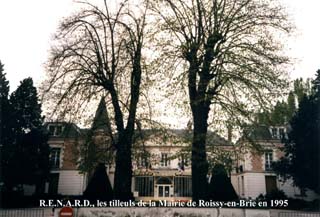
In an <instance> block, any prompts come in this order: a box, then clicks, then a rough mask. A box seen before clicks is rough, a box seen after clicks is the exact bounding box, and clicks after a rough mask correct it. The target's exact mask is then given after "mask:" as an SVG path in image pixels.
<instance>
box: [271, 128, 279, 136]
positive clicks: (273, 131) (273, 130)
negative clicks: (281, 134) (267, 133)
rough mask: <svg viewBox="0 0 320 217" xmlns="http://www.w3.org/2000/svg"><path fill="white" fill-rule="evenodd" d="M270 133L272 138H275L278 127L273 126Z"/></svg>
mask: <svg viewBox="0 0 320 217" xmlns="http://www.w3.org/2000/svg"><path fill="white" fill-rule="evenodd" d="M271 133H272V138H277V137H278V129H277V128H275V127H273V128H272V129H271Z"/></svg>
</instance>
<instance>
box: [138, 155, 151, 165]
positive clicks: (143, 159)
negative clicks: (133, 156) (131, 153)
mask: <svg viewBox="0 0 320 217" xmlns="http://www.w3.org/2000/svg"><path fill="white" fill-rule="evenodd" d="M137 166H138V167H139V168H140V167H145V168H147V167H148V160H147V157H146V156H139V157H138V159H137Z"/></svg>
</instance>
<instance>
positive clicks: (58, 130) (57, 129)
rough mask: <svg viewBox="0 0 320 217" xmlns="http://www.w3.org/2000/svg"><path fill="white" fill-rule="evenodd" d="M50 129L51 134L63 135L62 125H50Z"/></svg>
mask: <svg viewBox="0 0 320 217" xmlns="http://www.w3.org/2000/svg"><path fill="white" fill-rule="evenodd" d="M48 131H49V135H50V136H61V134H62V131H63V127H62V125H49V126H48Z"/></svg>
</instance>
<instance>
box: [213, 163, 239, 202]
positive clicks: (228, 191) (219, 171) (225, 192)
mask: <svg viewBox="0 0 320 217" xmlns="http://www.w3.org/2000/svg"><path fill="white" fill-rule="evenodd" d="M208 199H209V200H210V199H211V200H216V201H235V200H238V199H239V198H238V195H237V193H236V191H235V190H234V188H233V186H232V184H231V180H230V178H229V177H228V175H227V172H226V170H225V168H224V166H223V165H221V164H217V165H215V166H214V167H213V169H212V177H211V181H210V184H209V189H208Z"/></svg>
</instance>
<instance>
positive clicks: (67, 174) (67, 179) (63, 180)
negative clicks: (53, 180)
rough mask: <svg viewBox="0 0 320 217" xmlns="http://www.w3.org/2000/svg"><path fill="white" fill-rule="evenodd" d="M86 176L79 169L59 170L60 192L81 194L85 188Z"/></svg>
mask: <svg viewBox="0 0 320 217" xmlns="http://www.w3.org/2000/svg"><path fill="white" fill-rule="evenodd" d="M85 187H86V186H85V176H84V175H83V174H80V173H79V171H78V170H62V171H60V172H59V185H58V194H62V195H81V194H82V193H83V191H84V190H85Z"/></svg>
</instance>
